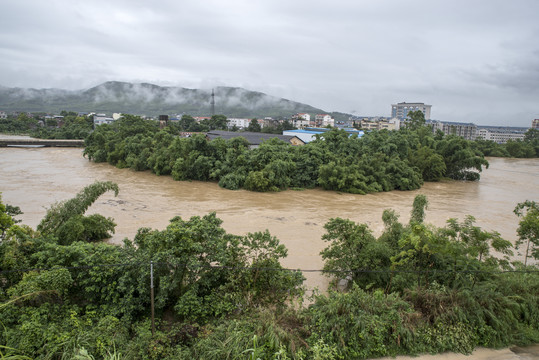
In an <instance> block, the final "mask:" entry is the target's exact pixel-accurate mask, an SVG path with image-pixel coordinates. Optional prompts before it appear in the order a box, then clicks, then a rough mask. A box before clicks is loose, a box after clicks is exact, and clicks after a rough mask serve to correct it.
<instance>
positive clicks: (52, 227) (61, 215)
mask: <svg viewBox="0 0 539 360" xmlns="http://www.w3.org/2000/svg"><path fill="white" fill-rule="evenodd" d="M109 190H110V191H114V194H115V195H118V191H119V189H118V185H117V184H115V183H113V182H110V181H107V182H95V183H94V184H92V185H89V186H87V187H86V188H84V189H83V190H82V191H81V192H80V193H78V194H77V196H75V197H74V198H73V199H70V200H67V201H63V202H60V203H57V204H54V205H52V206H51V207H50V209H49V210H47V214H46V215H45V217H44V218H43V220H41V222H40V223H39V225H38V226H37V230H38V231H40V232H42V233H43V234H44V235H47V234H51V235H55V236H57V237H58V240H59V242H60V243H61V244H69V243H72V242H74V241H77V240H85V241H96V240H102V239H104V238H106V237H109V236H110V235H109V232H110V231H112V232H114V227H115V226H116V224H115V223H114V221H113V220H112V219H106V218H105V217H103V216H102V215H98V214H96V215H90V216H87V217H85V216H83V214H84V213H85V212H86V210H88V208H89V207H90V205H92V204H93V203H94V202H95V201H96V200H97V198H99V197H100V196H101V195H103V194H104V193H105V192H107V191H109Z"/></svg>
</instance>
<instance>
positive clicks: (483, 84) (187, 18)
mask: <svg viewBox="0 0 539 360" xmlns="http://www.w3.org/2000/svg"><path fill="white" fill-rule="evenodd" d="M537 13H539V2H537V1H535V0H514V1H512V2H507V1H501V0H474V1H472V2H469V1H464V0H454V1H444V2H436V1H428V0H410V1H406V2H401V1H392V0H379V1H366V0H358V1H345V0H334V1H331V2H325V1H322V2H313V1H307V0H296V1H285V0H271V1H270V0H260V1H247V0H230V1H226V2H223V1H217V0H207V1H204V2H200V1H175V0H160V1H148V0H135V1H131V0H107V1H105V0H95V1H81V0H73V1H71V0H69V1H68V0H51V1H47V2H35V1H32V0H19V1H17V2H7V1H6V2H3V3H2V4H0V22H1V23H2V24H3V31H2V32H1V33H0V48H1V49H2V50H1V52H2V53H1V55H2V56H0V83H1V85H4V86H20V87H34V88H40V87H44V88H50V87H59V88H66V89H83V88H89V87H91V86H94V85H97V84H99V83H101V82H104V81H107V80H118V81H131V82H149V83H156V84H159V85H174V86H181V87H190V88H206V89H209V88H211V87H215V86H232V87H234V86H241V87H246V88H248V89H250V90H257V91H263V92H267V93H268V94H270V95H274V96H277V97H284V98H289V99H291V100H294V101H300V102H304V103H308V104H310V105H313V106H315V107H318V108H322V109H324V110H326V111H344V112H350V111H352V110H356V111H357V112H358V114H360V115H388V114H389V111H390V110H389V109H390V104H391V103H394V102H397V101H406V100H407V99H409V101H422V102H426V103H429V104H432V105H433V108H432V111H433V114H439V115H440V116H448V117H451V119H447V120H454V121H466V120H467V119H470V118H473V119H475V120H476V121H481V122H483V123H484V122H496V123H499V122H503V121H504V119H507V116H508V115H507V114H506V113H505V112H503V115H500V111H495V110H494V108H493V107H492V106H491V103H492V101H502V103H504V106H506V107H508V106H507V105H508V103H507V101H508V100H500V99H510V101H511V106H509V107H510V108H512V109H514V114H515V116H518V117H519V120H518V121H519V123H521V124H522V126H526V125H529V122H530V121H531V119H532V118H533V117H537V116H538V114H537V112H534V110H531V109H534V108H536V98H537V97H536V95H537V89H539V86H537V84H538V82H539V79H538V77H539V75H538V66H537V63H538V62H537V55H538V53H537V51H538V46H537V45H536V43H537V41H536V39H537V38H538V35H539V24H538V22H537V20H536V14H537ZM530 94H534V95H535V98H533V96H531V95H530ZM478 108H480V109H483V110H482V111H478V110H477V109H478ZM517 114H518V115H517ZM520 117H521V119H520ZM442 120H444V119H443V118H442Z"/></svg>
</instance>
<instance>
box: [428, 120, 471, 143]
mask: <svg viewBox="0 0 539 360" xmlns="http://www.w3.org/2000/svg"><path fill="white" fill-rule="evenodd" d="M427 124H428V125H430V126H432V132H434V133H435V132H436V131H437V130H440V131H442V132H443V133H444V134H446V135H457V136H460V137H463V138H465V139H466V140H475V138H476V137H477V126H476V125H475V124H473V123H461V122H449V121H439V120H433V121H427Z"/></svg>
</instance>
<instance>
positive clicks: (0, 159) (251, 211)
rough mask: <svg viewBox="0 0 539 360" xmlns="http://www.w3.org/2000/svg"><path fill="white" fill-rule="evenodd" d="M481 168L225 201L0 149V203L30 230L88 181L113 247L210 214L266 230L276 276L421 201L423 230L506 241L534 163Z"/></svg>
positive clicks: (489, 354)
mask: <svg viewBox="0 0 539 360" xmlns="http://www.w3.org/2000/svg"><path fill="white" fill-rule="evenodd" d="M488 160H489V162H490V167H489V169H486V170H484V171H483V173H482V175H481V180H480V181H478V182H462V181H443V182H439V183H426V184H425V185H424V186H423V187H422V188H421V189H420V190H416V191H406V192H401V191H392V192H388V193H379V194H370V195H364V196H362V195H352V194H342V193H337V192H332V191H324V190H320V189H313V190H304V191H292V190H289V191H283V192H279V193H255V192H249V191H244V190H238V191H231V190H225V189H221V188H220V187H219V186H218V185H217V184H215V183H205V182H197V181H192V182H189V181H181V182H180V181H174V180H172V178H171V177H169V176H161V177H159V176H156V175H154V174H152V173H150V172H135V171H131V170H129V169H117V168H115V167H112V166H110V165H108V164H96V163H93V162H90V161H88V160H87V159H85V158H83V157H82V150H81V149H74V148H0V192H2V198H3V202H4V203H8V204H11V205H17V206H19V207H20V208H21V210H22V211H23V212H24V214H23V215H21V216H19V219H21V220H22V222H23V223H24V224H27V225H30V226H32V227H34V228H35V226H36V225H37V224H38V223H39V221H40V220H41V219H42V218H43V216H44V215H45V213H46V209H47V208H48V207H49V206H50V205H51V204H52V203H54V202H57V201H62V200H66V199H69V198H72V197H73V196H74V195H75V194H76V193H77V192H79V191H80V190H81V189H82V188H83V187H84V186H87V185H89V184H91V183H93V182H94V181H97V180H99V181H113V182H116V183H117V184H118V185H119V187H120V193H119V195H118V196H117V197H114V195H113V194H112V193H107V194H105V195H103V196H102V197H100V198H99V199H98V200H97V201H96V203H95V204H94V205H93V206H92V207H91V208H90V209H89V211H88V213H100V214H102V215H104V216H107V217H112V218H114V220H115V221H116V223H117V227H116V233H115V234H114V236H113V238H112V239H111V241H112V242H113V243H120V242H121V241H122V239H124V238H125V237H127V238H130V239H132V238H133V237H134V235H135V234H136V232H137V229H139V228H141V227H150V228H153V229H164V228H165V227H166V226H167V224H168V221H169V220H170V219H171V218H173V217H174V216H177V215H179V216H181V217H182V218H184V219H187V218H189V217H191V216H195V215H199V216H202V215H205V214H207V213H209V212H216V213H217V216H218V217H219V218H221V219H222V220H223V228H224V229H226V230H227V231H228V232H229V233H233V234H238V235H243V234H247V233H248V232H255V231H261V230H265V229H268V230H269V231H270V232H271V234H272V235H274V236H276V237H278V238H279V239H280V241H281V242H282V243H283V244H285V245H286V247H287V248H288V257H287V258H286V259H284V260H283V261H282V263H283V265H284V266H285V267H288V268H294V269H321V268H322V266H323V262H322V259H321V258H320V256H319V253H320V251H321V250H322V249H323V248H324V247H325V246H326V245H327V244H326V243H325V242H324V241H322V240H321V237H322V235H323V234H324V228H323V226H324V224H325V223H326V222H327V221H328V220H329V219H330V218H333V217H342V218H348V219H351V220H353V221H356V222H360V223H366V224H368V225H369V226H370V228H371V229H372V230H373V231H374V233H375V234H376V235H378V234H380V233H381V231H382V229H383V223H382V220H381V216H382V212H383V210H384V209H388V208H391V209H394V210H396V211H397V212H398V213H399V214H400V215H401V217H400V219H401V221H403V222H407V221H408V219H409V213H410V210H411V205H412V202H413V199H414V197H415V196H416V195H417V194H425V195H426V196H427V198H428V201H429V207H428V210H427V216H426V222H429V223H432V224H434V225H437V226H443V225H444V224H445V222H446V220H447V219H448V218H457V219H459V220H463V219H464V217H465V216H466V215H473V216H474V217H475V218H476V219H477V225H478V226H481V227H482V228H483V229H485V230H489V231H491V230H495V231H498V232H500V234H501V235H502V236H503V237H504V238H505V239H508V240H510V241H515V240H516V238H517V235H516V231H515V230H516V228H517V226H518V219H517V217H516V216H515V215H514V214H513V209H514V207H515V206H516V204H517V203H519V202H522V201H525V200H535V201H539V159H501V158H489V159H488ZM516 257H517V258H519V254H516ZM520 258H521V259H522V256H520ZM304 274H305V276H306V278H307V280H306V286H307V288H308V289H313V288H319V289H321V290H324V289H326V288H327V284H328V279H327V278H325V277H324V276H323V275H321V274H320V273H318V272H307V273H304ZM527 349H531V350H530V351H532V352H534V353H532V354H531V355H530V356H531V357H529V356H528V355H527V354H526V353H522V352H521V353H520V354H517V353H515V352H513V351H511V350H509V349H505V350H497V351H498V352H496V351H493V350H484V349H481V350H478V352H476V353H474V355H473V356H471V357H466V358H483V359H488V358H496V359H538V358H539V355H537V352H538V351H537V350H538V349H537V346H536V347H529V348H527ZM438 356H445V355H438ZM447 356H448V357H437V358H444V359H461V357H459V355H455V354H449V355H447ZM428 358H429V357H425V359H428Z"/></svg>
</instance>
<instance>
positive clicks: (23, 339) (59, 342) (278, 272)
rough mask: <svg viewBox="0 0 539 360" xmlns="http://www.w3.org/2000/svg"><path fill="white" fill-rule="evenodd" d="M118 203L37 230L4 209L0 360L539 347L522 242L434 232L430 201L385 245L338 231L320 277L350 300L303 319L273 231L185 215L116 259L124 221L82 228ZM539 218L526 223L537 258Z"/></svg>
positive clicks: (329, 300) (55, 211) (535, 299)
mask: <svg viewBox="0 0 539 360" xmlns="http://www.w3.org/2000/svg"><path fill="white" fill-rule="evenodd" d="M107 191H114V192H115V193H117V191H118V187H117V185H116V184H114V183H110V182H105V183H99V182H98V183H95V184H93V185H90V186H88V187H87V188H85V189H84V190H83V191H81V192H80V193H79V194H78V195H77V196H76V197H74V198H73V199H71V200H68V201H65V202H62V203H58V204H54V205H53V206H51V207H50V209H49V210H48V212H47V214H46V216H45V217H44V219H43V220H42V221H41V223H40V224H39V226H38V227H37V229H36V230H34V229H31V228H30V227H28V226H25V225H18V224H16V220H15V219H14V216H16V214H18V213H20V211H19V212H16V211H15V212H13V211H11V212H10V213H8V211H7V207H6V206H5V205H4V204H3V203H2V202H1V199H0V220H1V222H0V224H1V225H2V238H1V241H0V268H1V271H0V281H1V283H2V287H1V289H0V323H1V324H2V325H3V326H2V327H1V329H0V358H6V359H8V358H9V359H25V358H32V359H181V358H196V359H351V358H358V359H359V358H370V357H377V356H386V355H397V354H418V353H424V352H429V353H438V352H444V351H454V352H462V353H470V352H471V351H472V350H473V348H474V347H477V346H483V347H502V346H508V345H512V344H518V345H526V344H530V343H537V342H539V306H538V304H539V272H538V271H539V268H538V267H537V266H535V265H531V264H528V265H527V266H525V265H524V264H523V263H522V262H518V261H512V260H511V259H513V257H510V256H511V255H512V251H513V246H512V245H511V243H509V242H508V241H506V240H504V239H502V238H500V236H499V234H498V233H496V232H487V231H484V230H482V229H480V228H479V227H477V226H475V224H474V218H473V217H471V216H468V217H467V218H466V219H465V220H464V221H462V222H460V221H458V220H456V219H449V220H448V222H447V226H445V227H442V228H437V227H434V226H431V225H428V224H425V223H424V222H423V219H424V215H425V209H426V208H427V206H428V202H427V199H426V198H425V197H424V196H422V195H419V196H418V197H416V199H415V201H414V204H413V207H412V215H411V220H410V222H409V223H408V224H404V223H401V222H399V215H398V214H396V213H395V212H394V211H392V210H389V209H388V210H385V211H384V214H383V222H384V224H385V230H384V232H383V233H382V235H381V236H380V237H378V238H376V237H375V236H373V234H372V232H371V230H370V229H369V228H368V226H367V225H365V224H357V223H354V222H352V221H350V220H345V219H340V218H335V219H331V220H330V221H329V222H328V223H327V224H326V225H325V229H326V234H325V235H324V237H323V240H325V241H327V242H328V246H327V248H326V249H324V250H323V251H322V252H321V256H322V258H323V259H324V260H325V265H324V269H323V271H325V272H326V273H327V275H328V276H331V277H332V278H333V279H334V282H335V283H339V284H340V288H341V290H340V291H337V290H330V291H329V293H328V294H315V295H313V296H312V298H311V303H310V305H308V306H305V305H304V306H301V302H302V298H303V297H304V296H305V292H304V291H305V289H304V287H303V285H302V283H303V279H304V278H303V276H302V273H301V271H299V270H287V269H284V268H282V266H281V265H280V262H279V260H280V259H282V258H283V257H285V256H286V255H287V250H286V248H285V247H284V246H283V245H282V244H280V243H279V240H278V239H276V238H275V237H273V236H271V234H270V233H269V232H268V231H267V230H266V231H263V232H257V233H254V234H248V235H246V236H236V235H232V234H227V233H226V232H225V231H224V230H223V229H222V228H221V221H220V220H219V219H218V218H217V217H216V216H215V214H208V215H206V216H203V217H198V216H197V217H192V218H191V219H189V220H184V219H181V218H180V217H176V218H173V219H172V220H171V221H170V224H169V226H168V227H167V228H166V229H164V230H161V231H159V230H152V229H147V228H142V229H139V231H138V233H137V235H136V236H135V238H134V239H133V240H129V239H125V240H124V243H123V244H122V245H121V246H116V245H109V244H106V243H103V242H101V241H99V240H100V239H101V238H103V237H106V236H108V234H110V232H112V231H114V226H115V225H114V223H113V221H112V219H108V221H105V223H107V224H109V225H110V227H107V228H106V229H104V228H103V227H102V225H101V224H100V221H99V222H96V221H93V220H94V219H93V216H94V215H89V216H86V215H84V212H85V211H86V209H87V208H88V207H89V206H90V205H91V204H92V203H93V202H94V201H95V200H96V199H97V198H98V197H99V196H100V195H102V194H103V193H105V192H107ZM9 208H10V209H14V207H12V206H11V207H9ZM538 209H539V205H537V203H535V202H532V201H527V202H524V203H521V204H519V205H518V206H517V208H516V209H515V213H516V214H517V216H519V217H520V219H521V220H520V223H519V228H518V229H517V231H518V234H519V236H520V239H521V241H522V243H523V244H526V246H525V249H526V254H527V256H529V257H530V258H534V259H535V260H538V259H539V253H538V251H537V250H538V249H539V212H538ZM494 251H496V252H498V253H499V254H502V255H503V256H502V257H497V256H494V255H493V252H494ZM151 264H153V283H154V290H155V319H156V320H155V328H156V330H155V333H154V334H152V321H151V289H150V284H151V280H150V276H151V274H150V271H151V270H150V269H151Z"/></svg>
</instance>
